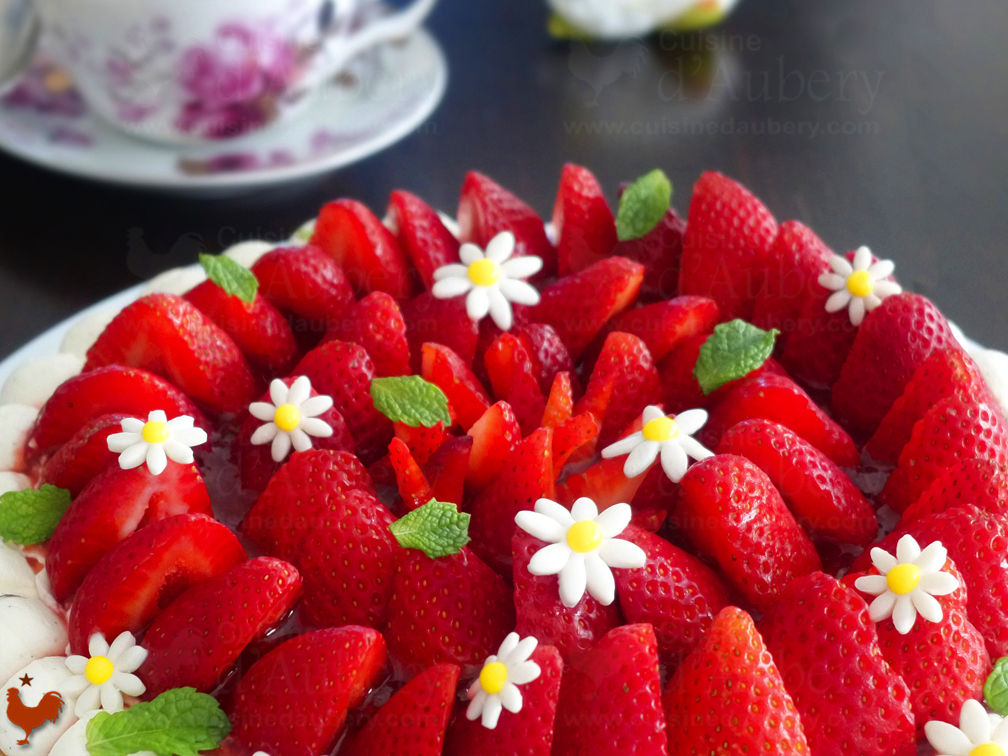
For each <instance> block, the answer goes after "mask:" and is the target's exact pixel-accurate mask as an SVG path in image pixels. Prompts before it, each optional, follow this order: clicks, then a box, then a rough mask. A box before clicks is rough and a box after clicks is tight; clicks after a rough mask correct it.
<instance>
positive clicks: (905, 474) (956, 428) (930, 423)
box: [879, 396, 1008, 512]
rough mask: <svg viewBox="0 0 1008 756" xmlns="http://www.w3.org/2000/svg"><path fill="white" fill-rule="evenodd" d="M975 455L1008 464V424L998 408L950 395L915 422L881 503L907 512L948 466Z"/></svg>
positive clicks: (999, 465)
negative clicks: (1007, 424) (1006, 424)
mask: <svg viewBox="0 0 1008 756" xmlns="http://www.w3.org/2000/svg"><path fill="white" fill-rule="evenodd" d="M969 459H977V460H980V461H983V462H990V463H991V464H994V465H996V466H998V467H1004V466H1005V465H1008V428H1006V426H1005V421H1004V419H1003V418H1002V416H1001V411H1000V410H999V409H997V408H996V407H993V406H991V405H989V404H985V403H983V402H977V401H975V400H973V399H971V398H969V397H964V396H950V397H948V398H947V399H942V400H941V401H940V402H938V403H937V404H935V405H934V406H933V407H931V409H929V410H928V411H927V412H926V413H925V414H924V417H922V418H921V419H920V420H918V421H917V424H916V425H914V429H913V435H912V436H911V437H910V441H909V442H908V443H907V445H906V446H904V447H903V451H902V452H900V456H899V463H898V464H897V465H896V469H895V470H893V473H892V475H890V476H889V479H888V480H886V484H885V487H884V488H883V489H882V493H881V494H880V495H879V501H880V502H881V503H883V504H887V505H889V506H890V507H892V508H893V509H895V510H896V511H897V512H902V511H903V510H905V509H906V508H907V507H908V506H910V505H911V504H912V503H913V502H915V501H917V499H919V498H920V497H921V494H923V493H924V491H926V490H927V489H928V487H929V486H930V485H931V484H932V483H933V482H934V481H935V480H937V479H938V478H940V477H941V476H942V475H943V474H944V473H945V471H946V470H948V469H949V468H952V467H955V466H957V465H959V464H960V463H962V462H964V461H966V460H969Z"/></svg>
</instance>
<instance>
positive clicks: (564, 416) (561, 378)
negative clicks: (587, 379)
mask: <svg viewBox="0 0 1008 756" xmlns="http://www.w3.org/2000/svg"><path fill="white" fill-rule="evenodd" d="M573 414H574V391H573V388H572V386H571V374H570V373H568V372H562V373H557V374H556V377H555V378H554V379H553V384H552V386H551V387H550V393H549V397H548V398H547V399H546V409H545V410H543V419H542V426H543V427H544V428H555V427H557V426H558V425H561V424H562V423H565V422H567V421H568V420H570V419H571V417H572V415H573Z"/></svg>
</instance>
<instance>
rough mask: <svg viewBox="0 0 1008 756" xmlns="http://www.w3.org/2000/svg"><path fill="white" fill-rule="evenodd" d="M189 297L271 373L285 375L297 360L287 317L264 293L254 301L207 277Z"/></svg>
mask: <svg viewBox="0 0 1008 756" xmlns="http://www.w3.org/2000/svg"><path fill="white" fill-rule="evenodd" d="M185 298H186V299H187V300H188V301H189V302H191V303H192V304H193V305H195V306H196V308H197V309H198V310H199V311H200V312H202V313H203V314H204V315H206V316H207V317H208V318H209V319H210V320H211V321H213V322H214V323H216V324H217V325H218V326H220V328H221V329H222V330H223V331H224V333H226V334H227V335H228V336H230V337H231V338H232V339H233V340H234V343H235V344H237V345H238V348H239V349H241V351H242V354H244V355H245V357H246V358H247V359H248V361H249V362H250V363H251V364H252V365H253V366H254V367H256V368H258V369H259V370H261V371H263V372H264V373H266V374H267V375H271V376H272V375H283V374H285V373H286V372H287V371H288V370H290V369H291V368H292V367H293V366H294V363H295V362H296V361H297V349H298V347H297V342H296V341H295V340H294V332H293V331H292V330H291V327H290V324H289V323H288V322H287V319H286V318H285V317H284V316H283V315H281V314H280V311H279V310H277V308H276V307H274V306H273V305H271V304H270V303H269V301H268V300H266V299H265V298H264V297H263V296H262V295H260V294H256V295H255V298H254V299H253V300H252V302H251V303H249V302H244V301H242V300H241V299H239V298H238V297H233V296H231V295H230V294H228V293H227V292H226V291H224V290H223V289H222V288H221V287H220V286H218V285H217V284H215V283H214V282H213V281H204V282H203V283H201V284H200V285H199V286H197V287H196V288H195V289H192V290H190V291H189V292H188V293H187V294H186V295H185Z"/></svg>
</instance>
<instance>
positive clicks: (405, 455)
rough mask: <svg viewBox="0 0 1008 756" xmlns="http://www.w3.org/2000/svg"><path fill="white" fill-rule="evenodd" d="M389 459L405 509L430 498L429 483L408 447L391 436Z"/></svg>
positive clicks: (416, 505)
mask: <svg viewBox="0 0 1008 756" xmlns="http://www.w3.org/2000/svg"><path fill="white" fill-rule="evenodd" d="M389 460H390V461H391V462H392V469H393V470H394V471H395V478H396V485H397V486H398V488H399V495H400V496H401V497H402V500H403V504H404V505H405V506H406V509H408V510H410V511H412V510H414V509H417V508H418V507H422V506H423V505H424V504H426V503H427V502H428V501H430V500H431V490H430V484H429V483H428V482H427V478H426V477H425V476H424V474H423V470H422V469H421V467H420V465H419V464H418V463H417V461H416V460H415V459H414V458H413V455H412V454H410V450H409V447H408V446H406V444H405V443H404V442H403V441H400V440H399V439H398V438H393V439H392V443H390V444H389Z"/></svg>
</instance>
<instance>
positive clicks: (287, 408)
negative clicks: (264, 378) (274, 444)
mask: <svg viewBox="0 0 1008 756" xmlns="http://www.w3.org/2000/svg"><path fill="white" fill-rule="evenodd" d="M273 422H274V423H276V427H277V428H279V429H280V430H282V431H286V432H287V433H290V432H291V431H292V430H294V429H295V428H297V427H298V425H300V423H301V410H299V409H298V408H297V407H295V406H294V405H293V404H281V405H280V406H279V407H277V408H276V412H274V413H273Z"/></svg>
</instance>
